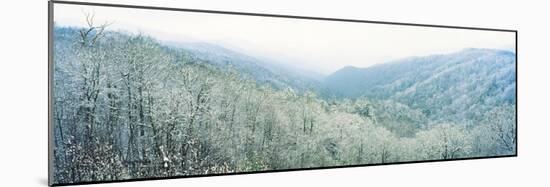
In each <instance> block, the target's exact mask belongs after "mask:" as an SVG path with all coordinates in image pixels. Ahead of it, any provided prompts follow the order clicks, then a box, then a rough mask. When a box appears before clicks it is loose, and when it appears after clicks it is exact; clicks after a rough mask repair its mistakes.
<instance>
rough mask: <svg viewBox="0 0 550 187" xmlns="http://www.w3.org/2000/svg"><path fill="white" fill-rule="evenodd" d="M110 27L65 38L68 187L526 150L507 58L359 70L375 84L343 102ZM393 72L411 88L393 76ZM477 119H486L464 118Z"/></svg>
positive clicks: (60, 71) (62, 144)
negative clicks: (518, 136)
mask: <svg viewBox="0 0 550 187" xmlns="http://www.w3.org/2000/svg"><path fill="white" fill-rule="evenodd" d="M104 26H106V25H104ZM104 26H93V27H92V26H90V27H89V28H68V27H55V28H54V49H53V52H54V54H53V55H54V56H53V58H54V62H53V63H54V64H53V66H54V72H53V78H54V81H53V85H52V86H53V93H54V94H53V123H54V124H53V128H54V129H53V130H54V137H53V141H54V145H55V146H54V154H55V156H54V170H53V171H54V179H55V181H54V182H55V183H73V182H85V181H106V180H120V179H132V178H149V177H166V176H184V175H203V174H215V173H234V172H250V171H264V170H279V169H290V168H308V167H325V166H342V165H357V164H374V163H390V162H404V161H418V160H439V159H454V158H465V157H480V156H497V155H511V154H514V153H515V151H516V150H515V144H516V142H515V102H516V100H515V95H514V94H513V93H514V92H513V89H515V73H512V72H515V68H512V69H510V68H509V65H508V64H514V63H515V61H510V60H513V58H511V57H510V54H508V53H504V52H496V51H485V50H479V52H477V51H478V50H472V51H471V52H470V51H464V52H463V53H468V54H470V55H471V57H469V58H466V57H465V58H463V59H462V58H458V57H454V56H457V54H454V55H450V56H447V55H441V56H435V57H425V58H423V57H422V58H415V59H412V61H414V62H415V63H416V64H411V65H410V67H402V68H403V70H400V71H396V72H394V71H393V70H392V71H389V70H388V71H385V70H384V71H378V72H375V71H374V70H368V71H360V72H361V73H365V72H368V74H369V75H365V77H366V78H365V79H362V80H354V81H355V82H353V81H345V82H339V81H341V80H340V79H337V80H335V82H332V83H331V84H330V85H332V89H333V90H335V93H336V92H338V93H339V94H341V95H340V96H339V97H327V96H322V95H324V94H326V93H322V92H324V91H319V90H320V89H317V88H320V87H322V86H319V85H317V84H321V83H315V85H316V86H310V84H309V83H311V82H310V80H307V79H305V78H304V79H303V80H302V79H300V80H299V81H297V80H296V79H289V78H288V77H286V76H284V74H288V73H289V72H291V71H288V72H285V73H284V74H282V73H279V72H276V71H275V70H273V69H270V68H267V67H264V66H262V65H261V64H260V63H259V62H256V61H255V60H251V59H247V58H244V57H243V56H241V55H234V54H231V53H232V52H230V51H229V52H228V54H231V55H222V56H223V58H221V56H220V54H219V53H217V51H220V50H213V51H210V52H212V53H214V54H208V53H209V50H203V51H202V52H200V53H199V52H197V48H196V47H195V48H194V49H195V50H192V49H191V48H190V47H188V48H186V47H177V46H173V45H165V44H162V43H160V42H158V41H157V40H155V39H153V38H151V37H148V36H144V35H133V34H127V33H122V32H112V31H104ZM224 50H227V49H224ZM485 53H489V54H490V55H485ZM501 53H502V54H501ZM235 56H239V58H235ZM444 61H445V62H444ZM449 61H450V62H449ZM442 63H445V64H446V65H445V66H443V65H441V64H442ZM243 64H246V66H245V65H243ZM395 64H396V63H392V64H389V65H388V66H393V65H395ZM417 64H418V65H417ZM485 64H487V65H485ZM380 66H384V65H380ZM432 66H433V67H432ZM451 66H452V67H451ZM249 67H253V68H249ZM411 67H414V68H411ZM443 67H445V68H443ZM510 67H513V66H510ZM421 68H424V69H421ZM347 69H351V68H346V69H344V70H342V71H346V70H347ZM249 70H253V71H249ZM354 71H355V70H354ZM369 71H371V72H369ZM409 71H412V72H410V75H407V76H405V75H403V74H406V72H409ZM467 71H474V72H475V73H464V72H467ZM340 73H342V72H340ZM370 73H373V74H370ZM394 73H397V74H399V75H403V76H398V77H390V78H387V77H388V76H392V74H394ZM351 74H352V73H344V75H343V76H348V75H350V76H351ZM413 75H416V76H418V78H416V79H415V78H411V77H414V76H413ZM465 75H468V76H465ZM482 75H485V76H482ZM293 76H299V75H293ZM334 76H336V75H334ZM379 76H381V77H379ZM476 76H477V77H476ZM371 79H372V80H371ZM306 80H307V81H306ZM362 81H367V82H366V84H365V85H364V86H363V85H361V86H362V87H359V86H352V85H353V84H355V83H357V84H359V83H361V82H362ZM297 82H298V83H297ZM329 82H330V81H329ZM302 83H303V84H302ZM306 83H307V84H306ZM380 83H381V84H380ZM451 83H452V84H451ZM312 84H313V83H312ZM336 84H340V85H341V86H344V87H345V85H350V86H349V87H350V88H352V87H353V88H357V89H356V90H353V91H349V92H348V87H345V88H339V87H335V86H334V85H336ZM304 85H305V86H304ZM375 88H376V89H375ZM378 88H380V89H378ZM464 90H469V91H464ZM378 92H385V93H378ZM426 94H433V95H426ZM510 94H511V95H510ZM472 108H475V109H476V110H475V111H476V113H475V116H476V118H470V117H471V116H469V115H470V114H469V113H464V114H462V113H461V112H464V111H467V110H470V109H472ZM472 115H473V114H472ZM446 116H452V119H447V118H446ZM461 117H462V118H467V119H472V120H468V121H467V122H468V124H466V123H462V122H463V120H460V118H461Z"/></svg>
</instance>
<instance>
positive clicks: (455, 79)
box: [325, 48, 516, 126]
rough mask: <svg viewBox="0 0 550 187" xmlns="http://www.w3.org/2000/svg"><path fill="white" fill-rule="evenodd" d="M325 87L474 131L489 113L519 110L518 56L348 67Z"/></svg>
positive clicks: (474, 52) (455, 56)
mask: <svg viewBox="0 0 550 187" xmlns="http://www.w3.org/2000/svg"><path fill="white" fill-rule="evenodd" d="M325 82H326V85H327V87H329V88H330V90H331V91H333V92H334V93H335V95H336V96H337V97H346V98H359V97H367V98H373V99H383V100H393V101H396V102H400V103H403V104H405V105H407V106H409V107H411V108H413V109H415V110H419V111H420V112H421V113H422V114H424V115H425V116H426V117H428V118H429V119H430V120H432V121H433V122H434V123H441V122H456V123H461V124H465V125H468V126H472V125H476V124H478V122H479V121H480V120H482V119H483V113H484V112H486V111H487V110H490V109H492V108H494V107H499V106H500V105H503V104H509V105H514V104H515V102H516V95H515V94H516V66H515V54H514V53H512V52H508V51H501V50H492V49H472V48H471V49H464V50H462V51H460V52H456V53H452V54H447V55H433V56H427V57H414V58H407V59H403V60H399V61H394V62H390V63H384V64H379V65H375V66H373V67H369V68H355V67H346V68H343V69H341V70H339V71H337V72H335V73H334V74H332V75H330V76H328V77H327V78H326V79H325ZM342 82H345V83H346V84H342Z"/></svg>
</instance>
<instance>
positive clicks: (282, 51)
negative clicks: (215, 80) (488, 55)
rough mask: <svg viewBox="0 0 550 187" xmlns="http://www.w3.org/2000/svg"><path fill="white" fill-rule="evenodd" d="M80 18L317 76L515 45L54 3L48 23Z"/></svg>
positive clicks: (448, 32)
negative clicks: (86, 14)
mask: <svg viewBox="0 0 550 187" xmlns="http://www.w3.org/2000/svg"><path fill="white" fill-rule="evenodd" d="M83 12H95V15H96V16H95V20H96V22H97V23H101V22H105V21H114V24H113V25H111V26H110V27H109V29H110V30H115V31H126V32H131V33H143V34H147V35H151V36H153V37H154V38H157V39H159V40H165V41H182V42H189V41H192V42H197V41H200V42H208V43H213V44H218V45H221V46H224V47H227V48H231V49H233V50H238V51H239V52H241V53H244V54H248V55H251V56H255V57H266V58H269V59H273V60H276V61H280V62H284V63H292V64H293V65H294V66H296V67H301V68H307V69H309V70H311V71H314V72H318V73H323V74H330V73H332V72H334V71H336V70H338V69H340V68H342V67H344V66H355V67H368V66H371V65H373V64H378V63H383V62H388V61H391V60H396V59H400V58H406V57H410V56H424V55H430V54H440V53H450V52H455V51H459V50H461V49H463V48H470V47H474V48H496V49H508V50H513V49H514V46H515V43H514V42H515V36H514V33H511V32H495V31H479V30H464V29H446V28H432V27H415V26H400V25H386V24H368V23H351V22H334V21H319V20H302V19H288V18H273V17H257V16H240V15H227V14H209V13H193V12H176V11H161V10H144V9H128V8H114V7H97V6H81V5H65V4H55V9H54V14H55V15H54V21H55V23H56V24H57V25H58V26H85V19H84V14H83Z"/></svg>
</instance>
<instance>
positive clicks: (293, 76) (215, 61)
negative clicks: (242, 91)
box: [169, 42, 326, 93]
mask: <svg viewBox="0 0 550 187" xmlns="http://www.w3.org/2000/svg"><path fill="white" fill-rule="evenodd" d="M169 45H170V46H174V47H176V48H180V49H183V50H186V51H187V52H188V53H189V55H190V56H192V57H193V58H195V61H204V62H206V63H209V64H212V65H215V66H218V67H223V68H233V69H235V70H238V71H239V72H240V73H242V74H243V75H247V76H250V77H251V78H253V79H255V80H256V81H257V82H258V83H260V84H269V85H271V86H272V87H274V88H276V89H284V88H292V89H293V90H295V91H298V92H305V91H313V92H317V93H324V92H326V89H323V87H322V82H321V81H320V79H321V78H318V77H314V76H312V75H311V73H309V74H308V73H306V74H304V73H301V72H300V70H297V69H293V68H292V67H288V66H284V65H280V63H277V62H274V61H272V60H266V59H258V58H255V57H252V56H249V55H246V54H243V53H240V52H237V51H234V50H230V49H227V48H224V47H222V46H219V45H215V44H211V43H205V42H178V43H176V42H171V43H169Z"/></svg>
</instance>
